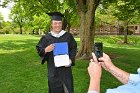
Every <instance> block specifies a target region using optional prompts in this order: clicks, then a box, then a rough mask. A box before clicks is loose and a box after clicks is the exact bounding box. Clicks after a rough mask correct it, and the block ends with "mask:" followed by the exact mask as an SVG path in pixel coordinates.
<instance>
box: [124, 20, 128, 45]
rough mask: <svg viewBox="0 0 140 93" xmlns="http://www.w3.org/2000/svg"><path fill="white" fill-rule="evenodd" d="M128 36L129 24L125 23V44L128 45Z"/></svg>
mask: <svg viewBox="0 0 140 93" xmlns="http://www.w3.org/2000/svg"><path fill="white" fill-rule="evenodd" d="M127 35H128V22H127V21H124V43H125V44H127V43H128V40H127Z"/></svg>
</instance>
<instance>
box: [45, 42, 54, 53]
mask: <svg viewBox="0 0 140 93" xmlns="http://www.w3.org/2000/svg"><path fill="white" fill-rule="evenodd" d="M53 49H54V44H50V45H49V46H47V47H46V48H45V53H47V52H51V51H53Z"/></svg>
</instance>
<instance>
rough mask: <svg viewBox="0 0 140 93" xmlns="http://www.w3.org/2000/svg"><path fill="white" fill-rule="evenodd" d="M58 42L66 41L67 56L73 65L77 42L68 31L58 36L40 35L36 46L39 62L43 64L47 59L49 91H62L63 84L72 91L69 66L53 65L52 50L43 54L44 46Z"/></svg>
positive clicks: (55, 92)
mask: <svg viewBox="0 0 140 93" xmlns="http://www.w3.org/2000/svg"><path fill="white" fill-rule="evenodd" d="M58 42H68V50H69V57H70V59H71V60H72V64H71V65H72V66H74V65H75V55H76V51H77V44H76V41H75V40H74V38H73V36H72V35H71V34H70V33H68V32H66V33H64V34H63V35H62V36H61V37H59V38H56V37H54V36H52V35H51V34H50V33H49V34H47V35H44V36H42V38H41V39H40V41H39V43H38V44H37V46H36V48H37V51H38V54H39V56H40V57H41V63H42V64H44V62H45V61H47V66H48V86H49V93H64V87H63V86H64V85H65V86H66V88H67V90H68V92H69V93H74V89H73V77H72V70H71V67H55V65H54V56H53V51H52V52H48V53H46V54H45V48H46V47H47V46H48V45H50V44H53V43H58Z"/></svg>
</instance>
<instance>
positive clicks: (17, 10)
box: [10, 2, 27, 34]
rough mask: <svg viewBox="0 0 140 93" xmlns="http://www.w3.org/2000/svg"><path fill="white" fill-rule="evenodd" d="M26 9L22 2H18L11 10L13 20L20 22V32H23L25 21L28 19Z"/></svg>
mask: <svg viewBox="0 0 140 93" xmlns="http://www.w3.org/2000/svg"><path fill="white" fill-rule="evenodd" d="M25 11H26V10H25V9H24V8H23V6H22V5H21V2H17V3H16V4H15V6H14V7H13V9H12V10H11V15H10V16H11V19H12V20H13V22H15V23H17V24H18V26H19V28H20V34H22V33H23V26H24V25H25V21H26V20H27V16H26V15H25Z"/></svg>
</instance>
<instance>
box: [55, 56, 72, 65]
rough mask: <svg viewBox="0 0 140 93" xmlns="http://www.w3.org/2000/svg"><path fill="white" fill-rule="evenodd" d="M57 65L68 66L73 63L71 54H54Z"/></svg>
mask: <svg viewBox="0 0 140 93" xmlns="http://www.w3.org/2000/svg"><path fill="white" fill-rule="evenodd" d="M54 64H55V67H61V66H68V65H70V64H71V61H70V59H69V55H67V54H66V55H56V56H54Z"/></svg>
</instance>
